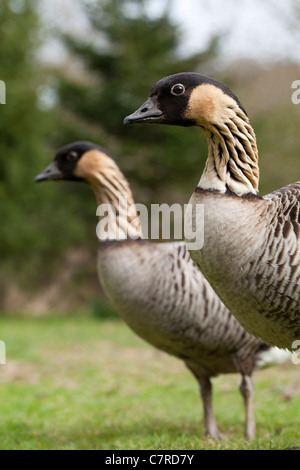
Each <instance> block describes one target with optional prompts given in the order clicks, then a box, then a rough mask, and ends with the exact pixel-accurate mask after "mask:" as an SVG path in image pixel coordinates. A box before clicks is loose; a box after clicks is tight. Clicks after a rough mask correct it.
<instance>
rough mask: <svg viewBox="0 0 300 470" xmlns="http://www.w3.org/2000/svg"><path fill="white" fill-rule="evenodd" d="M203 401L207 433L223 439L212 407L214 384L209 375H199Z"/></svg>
mask: <svg viewBox="0 0 300 470" xmlns="http://www.w3.org/2000/svg"><path fill="white" fill-rule="evenodd" d="M197 379H198V382H199V385H200V392H201V397H202V402H203V411H204V425H205V435H206V436H210V437H212V438H214V439H221V434H220V432H219V430H218V426H217V422H216V420H215V416H214V412H213V407H212V385H211V381H210V380H209V378H208V377H197Z"/></svg>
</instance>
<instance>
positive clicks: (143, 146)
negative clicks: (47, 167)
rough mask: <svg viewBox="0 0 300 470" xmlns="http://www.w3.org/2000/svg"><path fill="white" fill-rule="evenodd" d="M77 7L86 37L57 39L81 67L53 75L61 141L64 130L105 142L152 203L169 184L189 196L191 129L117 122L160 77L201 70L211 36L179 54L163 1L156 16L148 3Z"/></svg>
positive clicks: (194, 157) (195, 155)
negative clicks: (197, 49)
mask: <svg viewBox="0 0 300 470" xmlns="http://www.w3.org/2000/svg"><path fill="white" fill-rule="evenodd" d="M82 4H83V6H84V8H85V11H86V14H87V17H88V19H89V23H90V28H89V34H88V37H86V35H85V36H82V37H78V36H76V37H74V36H72V35H70V34H69V35H65V36H64V37H63V40H64V44H65V45H66V46H67V48H68V50H69V51H70V54H71V57H73V59H76V61H77V64H78V63H79V64H80V65H81V66H82V67H83V68H82V69H80V68H78V66H77V69H76V68H73V69H71V71H70V68H68V69H67V72H64V73H63V74H62V75H61V77H60V85H59V89H58V94H59V98H60V102H61V108H62V114H63V115H64V116H65V119H64V122H67V123H68V124H69V127H68V129H66V127H64V140H65V138H66V136H67V135H68V137H69V139H70V140H72V139H77V140H78V139H82V138H86V139H94V140H96V141H97V142H98V143H100V144H101V145H103V146H107V147H108V149H109V150H110V151H111V153H112V154H113V155H115V156H116V158H117V159H119V161H120V166H121V167H122V169H123V170H124V171H125V172H126V175H127V176H128V178H129V180H130V182H131V183H132V182H133V183H134V184H135V185H139V186H140V188H141V193H142V194H143V198H145V199H147V198H148V199H149V200H151V201H153V199H154V198H156V197H157V194H158V192H163V193H164V194H166V192H168V191H169V190H170V189H171V188H172V187H173V189H174V188H175V187H176V188H177V196H175V198H176V197H177V198H179V199H180V194H181V197H183V196H184V198H185V199H184V200H186V194H185V193H184V190H185V189H186V188H188V191H189V193H190V188H191V187H193V184H196V182H197V181H196V180H197V178H196V179H195V180H194V182H193V181H191V175H194V165H195V164H197V166H199V174H198V175H197V176H199V175H200V168H201V159H200V161H199V153H201V148H202V149H203V154H204V155H203V161H204V158H205V152H206V144H205V142H204V139H201V137H200V136H199V133H197V131H196V132H195V130H194V129H189V130H188V131H187V130H182V129H180V128H176V129H175V128H172V127H170V126H165V127H164V126H163V127H162V126H158V127H156V126H154V127H153V126H145V125H141V126H133V127H130V126H124V125H123V119H124V117H125V116H126V115H128V114H130V113H132V112H133V111H134V110H135V109H136V108H137V107H139V106H140V105H141V104H142V103H143V101H145V100H146V98H147V96H148V93H149V91H150V88H151V86H152V85H154V84H155V83H156V81H157V80H158V79H160V78H162V77H163V76H166V75H170V74H173V73H176V72H179V71H197V70H199V71H200V70H201V71H202V72H204V73H206V72H207V71H208V67H209V64H210V63H211V60H212V59H213V58H215V57H216V53H217V46H218V39H217V38H212V40H211V42H210V44H209V46H208V48H207V49H206V50H205V51H201V52H200V53H198V54H186V55H185V56H184V57H183V56H182V55H180V53H179V46H181V42H182V38H183V35H182V33H181V31H180V29H179V27H178V26H177V25H176V24H174V22H173V20H172V19H171V17H170V13H169V12H170V11H171V5H172V2H171V1H167V2H162V3H161V6H163V7H164V8H163V11H162V13H161V14H156V15H154V14H152V11H151V5H152V2H151V1H149V0H96V1H94V2H85V1H83V2H82ZM66 118H68V119H66ZM183 131H184V132H183ZM201 146H202V147H201ZM199 147H200V150H199ZM203 161H202V163H203ZM181 189H182V190H183V193H181ZM147 195H148V196H147ZM145 199H144V200H145Z"/></svg>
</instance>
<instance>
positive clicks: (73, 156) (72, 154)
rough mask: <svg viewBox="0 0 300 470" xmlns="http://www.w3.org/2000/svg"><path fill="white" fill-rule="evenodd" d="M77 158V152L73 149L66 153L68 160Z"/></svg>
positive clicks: (71, 160)
mask: <svg viewBox="0 0 300 470" xmlns="http://www.w3.org/2000/svg"><path fill="white" fill-rule="evenodd" d="M77 158H78V153H77V152H74V150H73V151H72V152H69V153H68V155H67V160H68V162H74V161H75V160H77Z"/></svg>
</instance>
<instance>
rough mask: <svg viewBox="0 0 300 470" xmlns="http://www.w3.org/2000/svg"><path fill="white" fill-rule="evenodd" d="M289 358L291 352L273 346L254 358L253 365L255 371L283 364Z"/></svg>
mask: <svg viewBox="0 0 300 470" xmlns="http://www.w3.org/2000/svg"><path fill="white" fill-rule="evenodd" d="M291 356H292V353H291V351H288V350H287V349H280V348H277V347H276V346H273V347H271V348H270V349H267V350H266V351H262V352H260V353H259V354H258V355H257V356H256V361H255V365H256V368H257V369H266V368H267V367H272V366H276V365H279V364H283V363H284V362H286V361H287V360H288V359H289V358H291Z"/></svg>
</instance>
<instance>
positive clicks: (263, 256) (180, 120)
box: [125, 73, 300, 349]
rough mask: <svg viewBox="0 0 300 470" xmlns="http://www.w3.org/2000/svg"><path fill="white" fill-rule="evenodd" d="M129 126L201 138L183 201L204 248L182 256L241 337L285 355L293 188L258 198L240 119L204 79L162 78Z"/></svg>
mask: <svg viewBox="0 0 300 470" xmlns="http://www.w3.org/2000/svg"><path fill="white" fill-rule="evenodd" d="M134 122H145V123H146V122H148V123H155V122H157V123H162V124H171V125H180V126H197V127H199V128H200V129H201V130H202V131H203V132H204V133H205V136H206V139H207V142H208V158H207V162H206V165H205V169H204V172H203V174H202V176H201V179H200V181H199V184H198V186H197V189H196V191H195V192H194V193H193V195H192V197H191V200H190V204H191V205H192V207H194V208H195V207H196V206H198V205H199V204H201V205H203V207H204V240H205V241H204V245H203V247H202V248H201V249H197V250H190V255H191V258H192V259H193V261H194V263H195V264H196V265H197V266H198V267H199V269H201V272H202V273H203V274H204V276H205V277H206V279H207V280H208V281H209V283H210V284H211V286H212V287H213V289H214V290H215V292H216V293H217V294H218V296H219V297H220V299H221V300H222V301H223V302H224V303H225V305H226V306H227V308H229V309H230V311H231V313H232V314H233V315H234V316H235V317H236V318H237V320H238V321H239V322H240V323H241V325H242V326H243V327H244V328H245V329H246V330H247V331H248V332H250V333H251V334H253V335H255V336H256V337H259V338H261V339H262V340H263V341H265V342H266V343H267V344H271V345H277V346H279V347H282V348H288V349H292V348H293V342H294V341H295V340H297V339H299V338H300V182H296V183H293V184H290V185H288V186H286V187H284V188H281V189H279V190H277V191H275V192H273V193H271V194H268V195H266V196H264V197H262V196H261V195H260V194H259V192H258V182H259V167H258V152H257V145H256V138H255V134H254V131H253V128H252V126H251V124H250V121H249V118H248V116H247V113H246V111H245V110H244V108H243V107H242V105H241V104H240V102H239V100H238V98H237V97H236V96H235V95H234V94H233V93H232V92H231V90H229V89H228V88H227V87H226V86H225V85H223V84H222V83H220V82H218V81H216V80H214V79H211V78H209V77H205V76H203V75H200V74H196V73H179V74H175V75H171V76H169V77H165V78H163V79H162V80H160V81H159V82H158V83H157V84H156V85H155V86H154V87H153V88H152V90H151V92H150V95H149V99H148V101H147V102H146V103H145V104H144V105H142V106H141V108H140V109H139V110H137V111H136V112H135V113H133V114H132V115H131V116H128V117H127V118H126V119H125V123H134ZM188 214H193V212H192V211H189V212H188ZM188 217H190V220H187V221H186V223H187V224H188V225H190V224H192V222H194V220H193V216H192V215H189V216H188Z"/></svg>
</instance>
